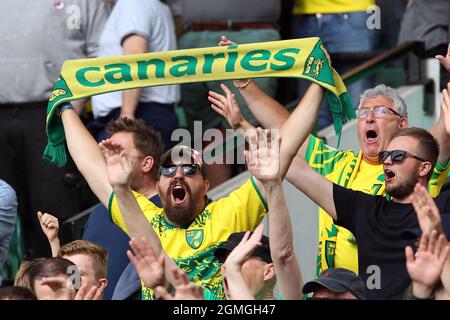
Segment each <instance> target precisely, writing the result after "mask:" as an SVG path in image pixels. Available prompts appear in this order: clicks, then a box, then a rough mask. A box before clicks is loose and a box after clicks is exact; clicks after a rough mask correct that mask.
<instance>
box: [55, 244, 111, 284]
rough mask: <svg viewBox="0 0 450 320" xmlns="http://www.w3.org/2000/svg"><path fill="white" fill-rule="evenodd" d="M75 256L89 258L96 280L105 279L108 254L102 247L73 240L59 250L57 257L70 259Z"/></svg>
mask: <svg viewBox="0 0 450 320" xmlns="http://www.w3.org/2000/svg"><path fill="white" fill-rule="evenodd" d="M76 254H86V255H88V256H89V257H91V259H92V261H93V262H94V268H95V275H96V277H97V280H100V279H102V278H106V276H107V273H108V252H107V251H106V249H105V248H104V247H103V246H101V245H99V244H96V243H94V242H91V241H87V240H75V241H72V242H69V243H66V244H65V245H63V246H62V247H61V249H59V252H58V257H60V258H62V257H64V256H66V257H70V256H73V255H76Z"/></svg>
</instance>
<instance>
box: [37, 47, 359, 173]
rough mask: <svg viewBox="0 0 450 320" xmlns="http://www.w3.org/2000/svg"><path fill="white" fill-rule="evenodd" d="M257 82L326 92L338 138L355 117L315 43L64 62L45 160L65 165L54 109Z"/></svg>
mask: <svg viewBox="0 0 450 320" xmlns="http://www.w3.org/2000/svg"><path fill="white" fill-rule="evenodd" d="M261 77H294V78H303V79H308V80H310V81H313V82H315V83H317V84H319V85H320V86H322V87H323V88H325V89H327V93H328V94H327V98H328V102H329V108H330V111H331V113H332V116H333V122H334V128H335V131H336V133H337V134H338V135H340V133H341V130H342V125H343V124H344V123H345V122H347V121H348V120H349V119H353V118H355V112H354V109H353V106H352V102H351V100H350V97H349V96H348V94H347V90H346V88H345V85H344V83H343V82H342V79H341V78H340V77H339V75H338V74H337V72H336V71H335V70H334V69H333V68H332V67H331V62H330V58H329V56H328V54H327V52H326V51H325V48H324V46H323V44H322V41H321V40H320V39H319V38H305V39H295V40H284V41H273V42H263V43H253V44H244V45H233V46H228V47H219V46H218V47H211V48H200V49H188V50H175V51H166V52H152V53H146V54H137V55H128V56H120V57H108V58H95V59H80V60H67V61H65V62H64V65H63V67H62V70H61V75H60V77H59V78H58V80H57V82H56V84H55V87H54V89H53V91H52V93H51V96H50V99H49V103H48V107H47V123H46V130H47V136H48V144H47V147H46V148H45V151H44V157H43V158H44V159H45V160H47V161H49V162H51V163H54V164H57V165H58V166H64V165H65V163H66V152H65V143H64V142H65V136H64V127H63V125H62V121H61V118H60V117H59V112H58V107H60V106H62V105H63V104H64V103H67V102H69V101H72V100H78V99H82V98H86V97H90V96H93V95H97V94H102V93H107V92H112V91H120V90H125V89H133V88H143V87H151V86H160V85H169V84H178V83H190V82H203V81H216V80H232V79H246V78H261Z"/></svg>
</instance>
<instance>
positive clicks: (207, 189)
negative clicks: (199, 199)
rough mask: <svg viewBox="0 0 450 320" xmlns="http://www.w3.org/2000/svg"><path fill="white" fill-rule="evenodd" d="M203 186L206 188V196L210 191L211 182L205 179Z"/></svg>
mask: <svg viewBox="0 0 450 320" xmlns="http://www.w3.org/2000/svg"><path fill="white" fill-rule="evenodd" d="M203 186H204V188H205V194H206V193H207V192H208V191H209V180H208V179H204V178H203Z"/></svg>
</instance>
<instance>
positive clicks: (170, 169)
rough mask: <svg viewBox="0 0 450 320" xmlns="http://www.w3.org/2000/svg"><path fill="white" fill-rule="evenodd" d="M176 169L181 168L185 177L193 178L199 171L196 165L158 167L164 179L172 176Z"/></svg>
mask: <svg viewBox="0 0 450 320" xmlns="http://www.w3.org/2000/svg"><path fill="white" fill-rule="evenodd" d="M178 168H181V172H182V173H183V175H185V176H193V175H195V174H196V173H197V170H200V171H201V168H200V166H199V165H198V164H170V165H164V166H160V170H161V174H162V175H163V176H165V177H172V176H174V175H175V173H176V172H177V170H178Z"/></svg>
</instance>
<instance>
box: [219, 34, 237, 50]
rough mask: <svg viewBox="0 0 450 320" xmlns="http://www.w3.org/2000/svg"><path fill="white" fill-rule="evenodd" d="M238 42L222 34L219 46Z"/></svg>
mask: <svg viewBox="0 0 450 320" xmlns="http://www.w3.org/2000/svg"><path fill="white" fill-rule="evenodd" d="M235 44H236V42H233V41H231V40H230V39H228V38H227V36H221V37H220V40H219V46H225V47H226V46H231V45H235Z"/></svg>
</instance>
